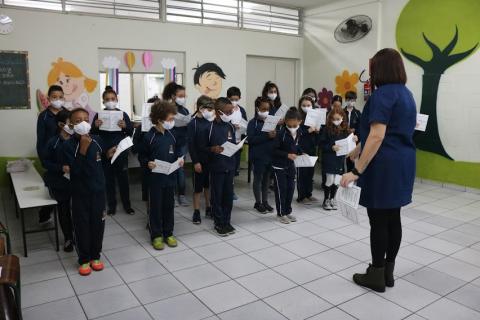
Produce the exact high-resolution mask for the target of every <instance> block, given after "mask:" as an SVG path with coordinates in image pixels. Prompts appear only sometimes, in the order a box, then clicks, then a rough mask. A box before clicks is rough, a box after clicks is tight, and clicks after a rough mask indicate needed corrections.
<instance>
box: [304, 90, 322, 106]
mask: <svg viewBox="0 0 480 320" xmlns="http://www.w3.org/2000/svg"><path fill="white" fill-rule="evenodd" d="M303 96H309V97H310V98H312V100H313V107H314V108H320V105H319V104H318V103H317V99H318V96H317V91H315V89H313V88H307V89H305V90H303V93H302V97H303Z"/></svg>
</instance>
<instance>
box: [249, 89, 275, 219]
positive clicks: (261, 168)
mask: <svg viewBox="0 0 480 320" xmlns="http://www.w3.org/2000/svg"><path fill="white" fill-rule="evenodd" d="M271 107H272V101H271V100H270V99H268V98H264V97H258V98H257V99H256V100H255V118H253V119H252V120H250V122H249V123H248V127H247V136H248V147H249V149H248V151H249V160H250V162H251V163H252V164H253V194H254V196H255V205H254V206H253V208H254V209H256V210H257V211H258V212H260V213H265V212H267V211H268V212H272V211H273V208H272V206H270V204H268V186H269V183H270V176H271V173H272V154H273V145H274V141H275V140H274V139H275V136H276V133H277V132H276V130H273V131H270V132H263V131H262V128H263V124H264V123H265V118H266V117H267V116H268V114H269V112H270V108H271Z"/></svg>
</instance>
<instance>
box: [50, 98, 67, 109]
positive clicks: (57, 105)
mask: <svg viewBox="0 0 480 320" xmlns="http://www.w3.org/2000/svg"><path fill="white" fill-rule="evenodd" d="M64 103H65V101H63V100H62V99H58V100H52V101H50V105H51V106H52V107H54V108H55V109H61V108H62V107H63V105H64Z"/></svg>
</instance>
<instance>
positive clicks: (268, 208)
mask: <svg viewBox="0 0 480 320" xmlns="http://www.w3.org/2000/svg"><path fill="white" fill-rule="evenodd" d="M263 207H264V208H265V210H267V211H268V212H273V207H272V206H271V205H269V204H268V202H265V203H264V204H263Z"/></svg>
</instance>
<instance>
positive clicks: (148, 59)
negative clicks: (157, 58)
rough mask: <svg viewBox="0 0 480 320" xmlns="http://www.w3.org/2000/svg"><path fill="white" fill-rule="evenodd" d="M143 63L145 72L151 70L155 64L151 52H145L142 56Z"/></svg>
mask: <svg viewBox="0 0 480 320" xmlns="http://www.w3.org/2000/svg"><path fill="white" fill-rule="evenodd" d="M142 62H143V66H144V67H145V70H148V69H150V67H151V66H152V64H153V54H152V53H151V52H150V51H145V52H144V53H143V55H142Z"/></svg>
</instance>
